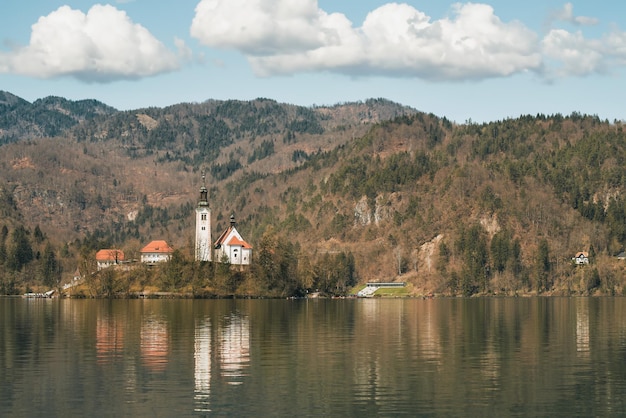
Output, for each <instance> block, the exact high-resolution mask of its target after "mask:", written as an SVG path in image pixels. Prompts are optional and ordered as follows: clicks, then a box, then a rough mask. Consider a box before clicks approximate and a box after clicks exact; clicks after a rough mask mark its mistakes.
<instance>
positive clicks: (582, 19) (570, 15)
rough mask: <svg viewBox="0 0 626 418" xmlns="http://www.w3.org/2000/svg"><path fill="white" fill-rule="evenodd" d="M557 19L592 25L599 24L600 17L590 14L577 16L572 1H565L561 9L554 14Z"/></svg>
mask: <svg viewBox="0 0 626 418" xmlns="http://www.w3.org/2000/svg"><path fill="white" fill-rule="evenodd" d="M552 17H553V19H555V20H560V21H563V22H568V23H571V24H573V25H577V26H591V25H597V24H598V19H596V18H593V17H588V16H575V15H574V6H573V5H572V3H565V5H564V6H563V8H562V9H561V10H558V11H556V12H555V13H554V15H553V16H552Z"/></svg>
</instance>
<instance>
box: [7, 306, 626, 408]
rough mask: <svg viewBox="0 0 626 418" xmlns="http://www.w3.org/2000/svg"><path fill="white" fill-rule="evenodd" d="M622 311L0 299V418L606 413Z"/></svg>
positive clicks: (620, 377) (621, 387)
mask: <svg viewBox="0 0 626 418" xmlns="http://www.w3.org/2000/svg"><path fill="white" fill-rule="evenodd" d="M625 414H626V299H622V298H601V299H598V298H595V299H590V298H555V299H547V298H530V299H527V298H519V299H434V300H411V299H406V300H400V299H399V300H373V299H368V300H308V301H307V300H294V301H287V300H217V301H216V300H195V301H194V300H165V301H163V300H115V301H102V300H96V301H94V300H85V301H82V300H25V299H0V416H2V417H4V416H11V417H13V416H15V417H20V416H29V417H30V416H45V417H70V416H75V417H79V416H80V417H83V416H115V417H121V416H133V417H136V418H139V417H155V416H163V417H179V416H233V415H237V416H248V417H262V416H337V417H347V416H358V417H363V416H397V415H409V416H611V415H613V416H619V415H622V416H623V415H625Z"/></svg>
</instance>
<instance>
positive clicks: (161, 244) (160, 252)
mask: <svg viewBox="0 0 626 418" xmlns="http://www.w3.org/2000/svg"><path fill="white" fill-rule="evenodd" d="M140 252H141V262H142V263H146V264H156V263H161V262H163V261H169V259H170V258H172V254H173V253H174V249H173V248H172V247H170V246H169V245H168V243H167V242H165V241H162V240H159V241H152V242H151V243H150V244H148V245H146V246H145V247H143V248H142V249H141V251H140Z"/></svg>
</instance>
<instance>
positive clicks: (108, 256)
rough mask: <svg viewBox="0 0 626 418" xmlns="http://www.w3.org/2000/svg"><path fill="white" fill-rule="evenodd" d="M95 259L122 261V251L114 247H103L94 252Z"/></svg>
mask: <svg viewBox="0 0 626 418" xmlns="http://www.w3.org/2000/svg"><path fill="white" fill-rule="evenodd" d="M96 261H124V252H123V251H122V250H116V249H104V250H100V251H98V252H97V253H96Z"/></svg>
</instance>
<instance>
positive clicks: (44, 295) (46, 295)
mask: <svg viewBox="0 0 626 418" xmlns="http://www.w3.org/2000/svg"><path fill="white" fill-rule="evenodd" d="M53 294H54V289H52V290H48V291H47V292H44V293H36V292H29V293H24V295H23V297H25V298H29V299H50V298H52V295H53Z"/></svg>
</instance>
